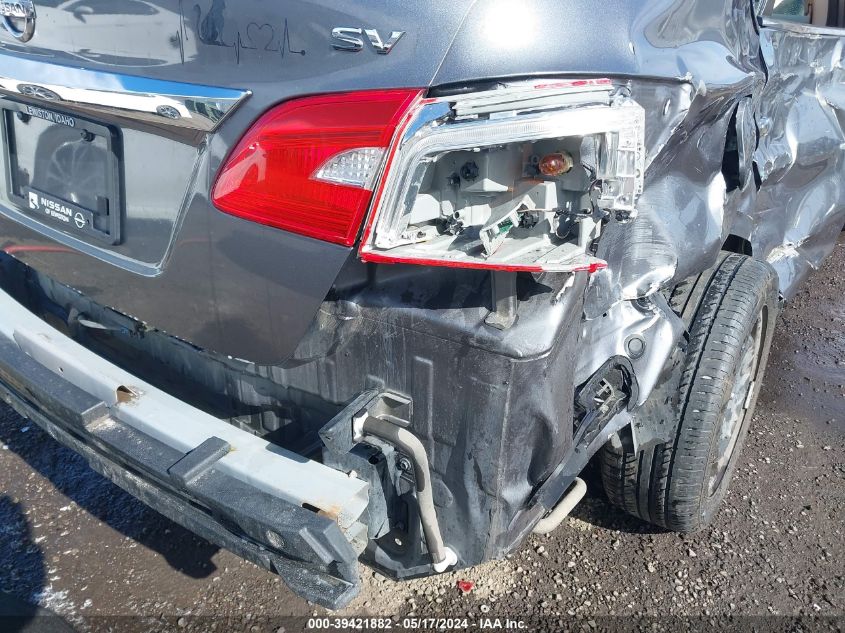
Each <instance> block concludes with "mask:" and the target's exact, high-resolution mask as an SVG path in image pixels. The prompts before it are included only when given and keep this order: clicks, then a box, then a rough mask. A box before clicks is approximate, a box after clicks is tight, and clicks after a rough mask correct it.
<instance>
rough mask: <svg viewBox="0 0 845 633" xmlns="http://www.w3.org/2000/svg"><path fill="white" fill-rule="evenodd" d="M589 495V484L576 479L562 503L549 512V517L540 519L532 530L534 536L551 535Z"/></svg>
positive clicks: (578, 478)
mask: <svg viewBox="0 0 845 633" xmlns="http://www.w3.org/2000/svg"><path fill="white" fill-rule="evenodd" d="M586 494H587V484H585V483H584V480H583V479H581V478H580V477H576V478H575V481H574V482H572V487H571V488H570V489H569V492H567V493H566V494H565V495H563V498H562V499H561V500H560V502H559V503H558V504H557V505H556V506H555V507H554V508H553V509H552V511H551V512H549V514H548V516H546V517H545V518H543V519H540V520H539V521H538V522H537V525H535V526H534V529H533V530H532V531H533V533H534V534H550V533H551V532H553V531H554V530H556V529H557V527H558V526H559V525H560V524H561V523H563V520H564V519H565V518H566V517H568V516H569V514H570V513H571V512H572V511H573V510H574V509H575V506H577V505H578V503H579V502H580V501H581V499H583V498H584V495H586Z"/></svg>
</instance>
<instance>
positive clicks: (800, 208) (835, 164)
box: [749, 21, 845, 299]
mask: <svg viewBox="0 0 845 633" xmlns="http://www.w3.org/2000/svg"><path fill="white" fill-rule="evenodd" d="M761 44H762V51H763V56H764V59H765V62H766V65H767V66H768V67H769V68H770V77H769V82H768V84H767V86H766V88H765V90H764V92H763V95H762V97H761V99H760V102H759V110H758V115H757V116H758V124H759V126H760V144H759V148H758V150H757V155H756V162H757V165H758V169H759V171H760V176H761V178H762V179H763V187H762V188H761V190H760V192H759V194H758V196H757V204H756V206H755V208H754V210H753V213H752V216H751V218H750V225H751V227H752V230H751V234H750V237H749V239H750V241H751V243H752V246H753V248H754V250H755V255H759V256H760V257H764V258H766V259H767V260H768V261H769V263H770V264H771V265H772V266H773V267H774V268H775V270H776V271H777V273H778V277H779V278H780V288H781V293H782V294H783V296H784V297H785V298H786V299H790V298H792V297H793V296H794V295H795V293H796V292H797V290H798V288H799V287H800V285H801V282H802V281H803V280H804V279H805V278H806V277H807V275H808V274H809V273H810V272H811V271H812V270H815V269H816V268H818V266H819V265H820V264H821V262H822V260H823V259H824V258H825V257H827V255H829V254H830V252H831V251H832V250H833V248H834V246H835V244H836V239H837V237H838V235H839V232H840V230H841V229H842V225H843V223H845V149H843V148H845V130H843V124H845V71H843V68H842V64H843V54H844V53H843V50H844V49H845V31H838V30H835V29H815V28H808V27H806V26H803V25H797V24H787V23H777V22H774V21H768V22H766V26H765V27H764V28H763V29H762V32H761Z"/></svg>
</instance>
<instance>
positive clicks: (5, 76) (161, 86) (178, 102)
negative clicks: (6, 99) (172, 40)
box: [0, 54, 251, 132]
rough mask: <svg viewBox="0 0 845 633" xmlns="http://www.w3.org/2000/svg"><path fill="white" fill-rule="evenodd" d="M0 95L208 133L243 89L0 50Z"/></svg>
mask: <svg viewBox="0 0 845 633" xmlns="http://www.w3.org/2000/svg"><path fill="white" fill-rule="evenodd" d="M0 93H5V94H8V95H23V96H25V97H27V98H29V99H33V100H35V101H38V102H40V103H43V104H44V105H46V106H47V107H50V106H51V105H52V106H54V107H56V106H58V104H65V105H69V106H74V107H77V108H81V109H83V110H87V111H90V112H91V113H92V114H94V115H96V114H114V115H118V116H124V117H129V118H132V119H137V120H138V121H141V122H145V123H149V124H155V125H164V126H168V127H174V128H182V129H191V130H199V131H201V132H213V131H214V130H216V129H217V127H218V126H219V125H220V123H221V122H222V121H223V119H224V118H226V116H227V115H229V114H230V113H231V112H232V111H233V110H234V109H235V108H236V107H238V105H240V104H241V103H242V102H243V101H244V100H245V99H246V98H247V97H249V95H250V94H251V93H250V92H249V91H248V90H235V89H230V88H215V87H212V86H198V85H195V84H187V83H180V82H175V81H164V80H160V79H146V78H144V77H134V76H132V75H121V74H116V73H106V72H101V71H96V70H88V69H84V68H72V67H70V66H60V65H58V64H50V63H46V62H43V61H35V60H30V59H23V58H21V57H17V56H14V55H7V54H0Z"/></svg>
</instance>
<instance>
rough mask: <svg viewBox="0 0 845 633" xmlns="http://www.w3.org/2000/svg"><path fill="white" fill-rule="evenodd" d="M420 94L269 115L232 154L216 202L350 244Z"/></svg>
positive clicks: (373, 94) (335, 99)
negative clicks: (393, 143)
mask: <svg viewBox="0 0 845 633" xmlns="http://www.w3.org/2000/svg"><path fill="white" fill-rule="evenodd" d="M419 96H420V91H419V90H384V91H367V92H350V93H343V94H332V95H323V96H316V97H307V98H303V99H296V100H294V101H289V102H287V103H284V104H282V105H280V106H278V107H276V108H274V109H273V110H271V111H270V112H268V113H267V114H265V115H264V116H262V117H261V118H260V119H259V120H258V121H257V122H256V123H255V124H254V125H253V126H252V127H251V128H250V129H249V131H248V132H247V133H246V136H244V138H243V139H242V140H241V142H240V143H238V145H237V147H236V148H235V150H234V151H233V152H232V153H231V155H230V156H229V158H228V160H227V161H226V163H225V164H224V166H223V168H222V169H221V171H220V174H219V176H218V177H217V182H216V183H215V185H214V189H213V192H212V200H213V202H214V204H215V206H217V208H219V209H220V210H221V211H225V212H226V213H230V214H232V215H235V216H238V217H241V218H245V219H247V220H250V221H253V222H258V223H260V224H266V225H269V226H273V227H276V228H280V229H285V230H287V231H291V232H293V233H299V234H301V235H307V236H309V237H314V238H317V239H321V240H326V241H329V242H335V243H337V244H344V245H346V246H351V245H352V244H353V243H354V242H355V239H356V237H357V234H358V230H359V228H360V226H361V222H362V221H363V218H364V215H365V214H366V212H367V209H368V208H369V205H370V202H371V200H372V196H373V192H372V190H373V187H374V185H375V182H376V180H377V178H378V175H379V172H380V170H381V168H382V164H383V162H384V155H385V153H386V152H387V149H388V147H389V146H390V143H391V141H392V139H393V136H394V134H395V133H396V128H397V126H398V125H399V124H400V122H401V121H402V119H403V117H404V115H405V114H406V113H407V112H408V111H409V109H410V108H411V106H412V104H413V103H414V101H415V100H416V99H418V98H419Z"/></svg>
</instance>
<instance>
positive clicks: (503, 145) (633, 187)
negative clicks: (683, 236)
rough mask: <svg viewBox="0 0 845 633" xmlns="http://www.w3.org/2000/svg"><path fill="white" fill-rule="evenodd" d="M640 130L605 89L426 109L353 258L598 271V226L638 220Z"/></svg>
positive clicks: (534, 89) (458, 101)
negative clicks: (635, 217)
mask: <svg viewBox="0 0 845 633" xmlns="http://www.w3.org/2000/svg"><path fill="white" fill-rule="evenodd" d="M644 121H645V116H644V112H643V109H642V108H641V107H640V106H639V105H638V104H637V103H635V102H634V101H633V100H631V99H630V98H629V97H627V96H626V93H625V91H624V90H620V89H618V88H617V87H616V86H614V85H613V84H612V82H610V81H609V80H606V79H597V80H587V81H573V82H556V83H546V84H542V85H535V84H520V85H516V86H510V87H506V88H504V89H502V90H494V91H490V92H484V93H476V94H472V95H463V96H460V97H455V98H444V99H436V100H427V101H425V102H422V103H421V104H420V106H419V107H418V109H417V112H416V113H415V116H414V118H413V119H412V120H411V121H410V122H409V123H408V125H407V126H406V128H405V129H404V130H403V131H402V137H401V139H400V140H399V141H398V143H397V145H396V147H395V148H394V149H393V151H392V154H391V157H390V159H389V161H388V166H387V172H386V175H385V177H384V179H383V182H382V186H381V188H380V189H379V192H378V195H377V197H376V201H375V210H374V213H373V214H372V216H371V218H370V222H369V225H368V227H367V231H366V232H365V238H364V243H363V245H362V247H361V258H362V259H364V260H365V261H372V262H388V263H415V264H424V265H439V266H452V267H467V268H490V269H498V270H512V271H518V270H526V271H559V272H571V271H577V270H596V269H599V268H602V267H603V266H604V262H602V261H601V260H598V259H596V258H595V257H593V256H592V255H591V250H590V247H591V245H592V243H593V242H594V241H595V239H596V238H597V237H598V235H599V233H600V231H601V227H602V225H603V223H604V222H605V221H607V220H608V219H609V218H611V217H612V218H613V219H619V220H623V221H624V220H626V219H630V218H631V217H633V215H634V214H635V213H636V199H637V196H638V195H639V194H640V193H641V192H642V186H643V172H644V169H645V164H644V150H643V139H644V125H645V123H644Z"/></svg>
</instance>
